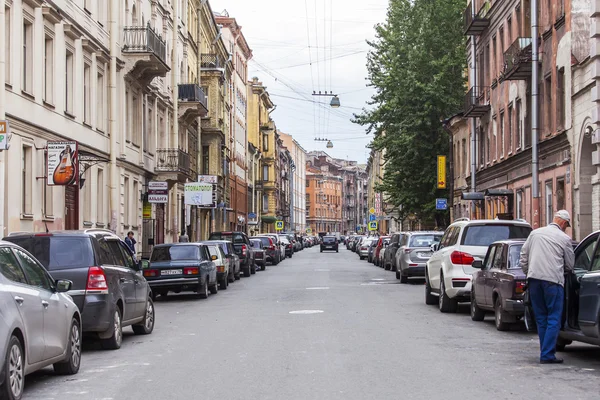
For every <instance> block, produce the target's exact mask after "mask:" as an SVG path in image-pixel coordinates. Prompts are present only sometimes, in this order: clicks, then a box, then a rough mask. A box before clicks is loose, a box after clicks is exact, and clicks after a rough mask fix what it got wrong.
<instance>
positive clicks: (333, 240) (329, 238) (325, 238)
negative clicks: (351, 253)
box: [323, 236, 335, 243]
mask: <svg viewBox="0 0 600 400" xmlns="http://www.w3.org/2000/svg"><path fill="white" fill-rule="evenodd" d="M323 243H335V238H334V237H333V236H329V237H328V236H325V237H324V238H323Z"/></svg>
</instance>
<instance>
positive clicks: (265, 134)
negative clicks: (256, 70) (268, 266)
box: [247, 78, 279, 232]
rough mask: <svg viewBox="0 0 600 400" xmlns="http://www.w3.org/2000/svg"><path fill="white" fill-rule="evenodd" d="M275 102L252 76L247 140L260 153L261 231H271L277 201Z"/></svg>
mask: <svg viewBox="0 0 600 400" xmlns="http://www.w3.org/2000/svg"><path fill="white" fill-rule="evenodd" d="M273 108H274V104H273V102H272V101H271V98H270V97H269V92H267V88H266V87H265V86H264V85H263V84H262V82H260V81H259V80H258V78H253V79H252V81H250V82H249V86H248V119H247V123H248V141H249V142H250V143H251V144H252V145H253V146H254V147H255V148H256V149H257V151H258V152H260V154H261V155H260V163H259V171H258V174H257V176H256V177H255V181H256V185H255V186H256V189H257V190H256V192H257V193H256V196H257V200H258V207H256V208H257V211H258V212H257V214H258V215H259V216H260V218H259V225H258V226H259V230H260V232H274V231H275V224H274V223H275V220H276V217H277V209H278V205H279V204H278V202H279V188H278V185H277V177H278V176H279V162H278V160H279V157H278V154H277V139H278V135H277V132H276V128H275V123H274V122H273V120H272V119H271V117H270V115H269V113H270V112H271V111H272V110H273Z"/></svg>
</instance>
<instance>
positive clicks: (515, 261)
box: [508, 244, 523, 269]
mask: <svg viewBox="0 0 600 400" xmlns="http://www.w3.org/2000/svg"><path fill="white" fill-rule="evenodd" d="M522 247H523V245H522V244H515V245H512V246H510V247H509V249H508V268H509V269H521V265H520V264H519V260H520V258H521V248H522Z"/></svg>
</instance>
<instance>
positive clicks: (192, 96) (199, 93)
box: [178, 83, 208, 108]
mask: <svg viewBox="0 0 600 400" xmlns="http://www.w3.org/2000/svg"><path fill="white" fill-rule="evenodd" d="M178 89H179V96H178V97H179V100H180V101H190V102H198V103H201V104H202V105H204V107H205V108H208V107H207V104H206V94H205V93H204V90H202V88H201V87H200V86H199V85H198V84H196V83H186V84H181V85H179V88H178Z"/></svg>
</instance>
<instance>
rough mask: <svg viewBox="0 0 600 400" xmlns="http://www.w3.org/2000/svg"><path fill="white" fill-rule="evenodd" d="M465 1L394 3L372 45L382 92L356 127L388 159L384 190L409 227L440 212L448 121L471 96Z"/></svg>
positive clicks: (374, 75)
mask: <svg viewBox="0 0 600 400" xmlns="http://www.w3.org/2000/svg"><path fill="white" fill-rule="evenodd" d="M465 5H466V3H465V2H464V1H463V0H390V5H389V8H388V13H387V19H386V21H385V23H383V24H380V25H378V26H376V28H375V29H376V39H375V40H374V41H372V42H369V45H370V46H371V51H370V52H369V55H368V61H367V69H368V72H369V81H370V84H371V85H372V86H373V87H374V88H375V89H376V91H375V94H374V95H373V97H372V99H371V102H370V104H371V105H373V107H372V109H370V110H363V112H362V113H361V114H359V115H355V120H354V122H356V123H358V124H360V125H363V126H365V127H366V129H367V133H372V134H374V139H373V142H372V144H371V146H372V148H374V149H376V150H382V151H383V158H384V160H385V174H384V176H383V177H382V183H381V184H380V185H378V187H377V190H378V191H380V192H383V193H386V195H387V198H388V199H387V203H388V204H391V205H392V206H394V207H395V208H396V209H397V210H398V211H399V213H400V217H401V218H402V219H403V218H405V217H406V216H408V215H411V214H414V215H416V216H417V217H418V218H420V219H423V220H430V219H433V218H435V219H436V221H437V222H438V225H441V223H442V221H443V220H444V219H445V218H444V214H445V213H437V212H436V210H435V198H436V197H447V193H445V192H446V191H441V190H438V189H437V155H438V154H447V153H448V148H449V138H448V135H447V134H446V132H445V131H444V129H443V127H442V124H441V120H443V119H444V118H446V117H448V116H450V115H452V114H455V113H456V112H458V111H460V109H461V107H462V101H463V99H464V94H465V76H464V73H465V70H466V57H465V46H464V44H465V42H464V40H465V39H464V35H463V31H462V13H463V10H464V8H465Z"/></svg>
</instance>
